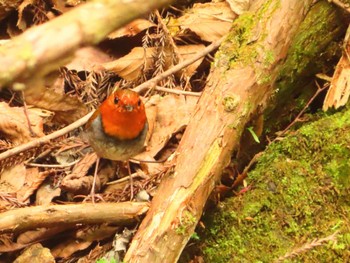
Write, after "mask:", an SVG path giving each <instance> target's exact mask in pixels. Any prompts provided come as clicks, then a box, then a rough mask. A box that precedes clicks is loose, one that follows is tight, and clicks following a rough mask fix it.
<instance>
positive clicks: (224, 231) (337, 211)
mask: <svg viewBox="0 0 350 263" xmlns="http://www.w3.org/2000/svg"><path fill="white" fill-rule="evenodd" d="M349 145H350V110H349V109H348V110H346V111H345V112H343V113H338V114H335V115H333V116H330V117H324V118H323V119H320V120H319V121H316V122H314V123H312V124H309V125H305V126H304V127H302V128H301V129H299V130H298V131H297V132H296V133H295V134H293V135H291V136H288V137H286V138H285V139H284V140H283V141H281V142H278V143H273V144H271V145H270V146H269V147H268V149H267V150H266V152H265V153H264V154H263V156H262V157H261V158H260V159H259V162H258V165H257V167H256V168H255V169H254V170H253V171H252V172H250V173H249V176H248V179H247V182H248V185H249V186H248V189H249V190H248V191H246V192H245V193H243V194H241V195H239V196H237V197H233V198H230V199H228V200H226V201H225V202H224V203H222V204H221V205H220V206H219V207H218V208H217V211H216V213H211V214H210V215H209V216H208V217H207V218H206V219H205V225H206V230H205V231H204V232H203V233H202V234H200V239H201V240H203V242H204V243H203V244H201V245H200V247H201V248H202V251H203V256H204V258H205V262H217V263H220V262H225V263H226V262H277V261H278V259H280V260H281V262H282V259H287V258H288V259H291V258H292V257H294V258H295V261H287V262H349V260H350V252H349V251H350V220H349V218H350V204H349V194H350V165H349V159H350V150H349ZM199 230H200V229H199ZM200 231H201V230H200ZM327 237H328V239H330V240H328V239H327ZM330 237H331V238H330ZM324 238H326V240H325V241H322V239H324ZM283 262H285V261H283Z"/></svg>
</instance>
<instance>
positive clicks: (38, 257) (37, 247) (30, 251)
mask: <svg viewBox="0 0 350 263" xmlns="http://www.w3.org/2000/svg"><path fill="white" fill-rule="evenodd" d="M13 262H14V263H22V262H23V263H28V262H45V263H51V262H52V263H55V262H56V261H55V258H54V257H53V256H52V255H51V253H50V250H49V249H48V248H46V247H43V246H42V245H41V244H40V243H36V244H34V245H31V246H30V247H28V248H27V249H25V250H24V251H23V253H22V254H21V255H20V256H19V257H18V258H16V260H15V261H13Z"/></svg>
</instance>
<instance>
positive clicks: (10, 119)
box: [0, 102, 44, 144]
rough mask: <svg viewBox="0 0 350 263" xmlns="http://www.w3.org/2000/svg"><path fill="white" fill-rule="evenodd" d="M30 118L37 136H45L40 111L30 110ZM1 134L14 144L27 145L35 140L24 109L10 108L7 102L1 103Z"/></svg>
mask: <svg viewBox="0 0 350 263" xmlns="http://www.w3.org/2000/svg"><path fill="white" fill-rule="evenodd" d="M28 118H29V120H30V125H31V128H32V130H33V132H34V133H35V135H37V136H39V137H42V136H44V133H43V120H42V117H41V116H40V111H38V110H32V109H30V108H29V109H28ZM0 132H1V133H2V134H4V135H5V138H6V139H7V140H9V141H12V142H13V143H14V144H21V143H25V142H28V141H30V140H32V139H33V138H32V136H31V134H30V130H29V128H28V122H27V119H26V117H25V114H24V108H23V107H10V106H8V105H7V104H6V103H5V102H0Z"/></svg>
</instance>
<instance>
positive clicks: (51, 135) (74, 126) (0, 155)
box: [0, 112, 93, 160]
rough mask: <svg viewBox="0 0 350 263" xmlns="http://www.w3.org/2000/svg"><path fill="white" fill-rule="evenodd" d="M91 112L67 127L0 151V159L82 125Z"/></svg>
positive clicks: (38, 144)
mask: <svg viewBox="0 0 350 263" xmlns="http://www.w3.org/2000/svg"><path fill="white" fill-rule="evenodd" d="M92 114H93V113H92V112H90V113H89V114H87V115H85V116H84V117H83V118H81V119H79V120H77V121H76V122H73V123H72V124H70V125H68V126H67V127H64V128H63V129H60V130H58V131H55V132H53V133H51V134H48V135H46V136H44V137H40V138H38V139H35V140H33V141H30V142H27V143H25V144H22V145H19V146H17V147H15V148H12V149H10V150H7V151H6V152H3V153H0V160H3V159H6V158H8V157H11V156H13V155H16V154H19V153H21V152H24V151H26V150H29V149H31V148H34V147H38V146H40V145H43V144H45V143H48V142H49V141H50V140H52V139H55V138H57V137H60V136H62V135H64V134H66V133H68V132H70V131H72V130H74V129H76V128H79V127H80V126H81V125H84V124H85V123H86V122H87V121H88V119H89V118H90V116H91V115H92Z"/></svg>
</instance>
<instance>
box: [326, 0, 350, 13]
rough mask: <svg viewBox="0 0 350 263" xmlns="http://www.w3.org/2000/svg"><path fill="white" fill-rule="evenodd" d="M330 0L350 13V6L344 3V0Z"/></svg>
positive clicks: (329, 0)
mask: <svg viewBox="0 0 350 263" xmlns="http://www.w3.org/2000/svg"><path fill="white" fill-rule="evenodd" d="M328 2H330V3H333V4H335V5H337V6H339V7H340V8H342V9H344V10H345V11H346V12H348V13H350V8H349V5H348V4H344V3H343V2H342V1H339V0H328Z"/></svg>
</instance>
